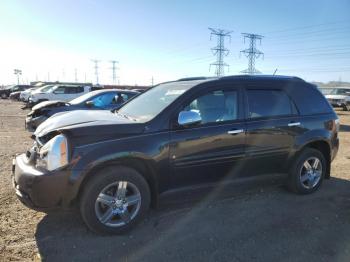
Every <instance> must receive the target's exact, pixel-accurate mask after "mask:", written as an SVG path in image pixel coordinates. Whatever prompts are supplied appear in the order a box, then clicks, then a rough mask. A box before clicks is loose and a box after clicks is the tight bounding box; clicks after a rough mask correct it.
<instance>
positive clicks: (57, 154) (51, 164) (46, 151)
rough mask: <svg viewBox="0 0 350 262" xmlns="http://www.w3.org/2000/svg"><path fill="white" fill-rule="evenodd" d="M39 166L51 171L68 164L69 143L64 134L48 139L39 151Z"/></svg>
mask: <svg viewBox="0 0 350 262" xmlns="http://www.w3.org/2000/svg"><path fill="white" fill-rule="evenodd" d="M39 155H40V156H39V157H38V158H37V164H36V165H37V167H43V168H45V169H47V170H49V171H52V170H55V169H57V168H60V167H63V166H65V165H67V164H68V143H67V138H66V137H65V136H64V135H57V136H55V137H54V138H52V139H51V140H50V141H48V142H47V143H46V144H45V145H44V146H43V147H42V148H41V149H40V151H39Z"/></svg>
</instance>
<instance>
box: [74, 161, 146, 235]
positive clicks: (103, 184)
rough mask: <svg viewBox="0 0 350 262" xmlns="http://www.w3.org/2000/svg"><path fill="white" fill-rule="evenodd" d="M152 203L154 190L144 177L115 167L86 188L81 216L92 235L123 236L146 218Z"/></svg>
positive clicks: (131, 170) (107, 169) (134, 171)
mask: <svg viewBox="0 0 350 262" xmlns="http://www.w3.org/2000/svg"><path fill="white" fill-rule="evenodd" d="M123 194H124V198H123V197H122V196H123ZM150 203H151V193H150V189H149V186H148V184H147V182H146V180H145V179H144V178H143V176H142V175H141V174H140V173H138V172H137V171H136V170H134V169H132V168H129V167H123V166H113V167H108V168H105V169H102V170H101V171H99V172H98V173H97V174H95V175H94V177H93V178H92V179H91V180H90V181H89V182H88V184H87V185H86V186H85V188H84V189H83V193H82V196H81V199H80V212H81V216H82V218H83V220H84V222H85V223H86V225H87V226H88V227H89V228H90V229H91V230H92V231H94V232H96V233H100V234H122V233H125V232H127V231H128V230H130V229H131V228H133V227H134V226H135V225H136V224H137V222H139V221H140V220H141V219H142V218H143V217H144V215H145V213H146V211H147V210H148V209H149V206H150Z"/></svg>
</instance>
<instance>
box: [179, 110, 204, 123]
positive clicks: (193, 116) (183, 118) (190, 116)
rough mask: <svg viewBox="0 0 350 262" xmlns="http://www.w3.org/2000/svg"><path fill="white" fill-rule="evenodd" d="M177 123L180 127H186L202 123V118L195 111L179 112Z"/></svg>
mask: <svg viewBox="0 0 350 262" xmlns="http://www.w3.org/2000/svg"><path fill="white" fill-rule="evenodd" d="M177 122H178V123H179V125H181V126H188V125H193V124H198V123H200V122H202V118H201V116H200V115H199V113H197V112H195V111H181V112H180V113H179V117H178V119H177Z"/></svg>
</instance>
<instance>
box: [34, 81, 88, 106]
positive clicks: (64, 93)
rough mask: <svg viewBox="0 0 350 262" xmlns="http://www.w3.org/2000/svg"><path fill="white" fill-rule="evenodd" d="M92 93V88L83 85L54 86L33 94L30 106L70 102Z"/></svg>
mask: <svg viewBox="0 0 350 262" xmlns="http://www.w3.org/2000/svg"><path fill="white" fill-rule="evenodd" d="M90 91H91V86H81V85H54V86H50V88H47V89H38V90H35V91H33V92H32V93H31V95H30V97H29V103H30V104H37V103H40V102H43V101H51V100H58V101H66V102H68V101H70V100H72V99H74V98H77V97H79V96H81V95H83V94H85V93H88V92H90Z"/></svg>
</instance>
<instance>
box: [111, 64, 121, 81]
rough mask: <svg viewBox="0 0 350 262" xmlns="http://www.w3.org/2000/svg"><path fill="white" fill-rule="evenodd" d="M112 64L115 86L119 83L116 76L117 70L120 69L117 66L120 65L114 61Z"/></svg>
mask: <svg viewBox="0 0 350 262" xmlns="http://www.w3.org/2000/svg"><path fill="white" fill-rule="evenodd" d="M110 62H111V63H112V79H113V84H115V83H116V82H117V75H116V70H117V69H118V68H117V67H116V66H115V65H116V64H119V62H118V61H115V60H112V61H110Z"/></svg>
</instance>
